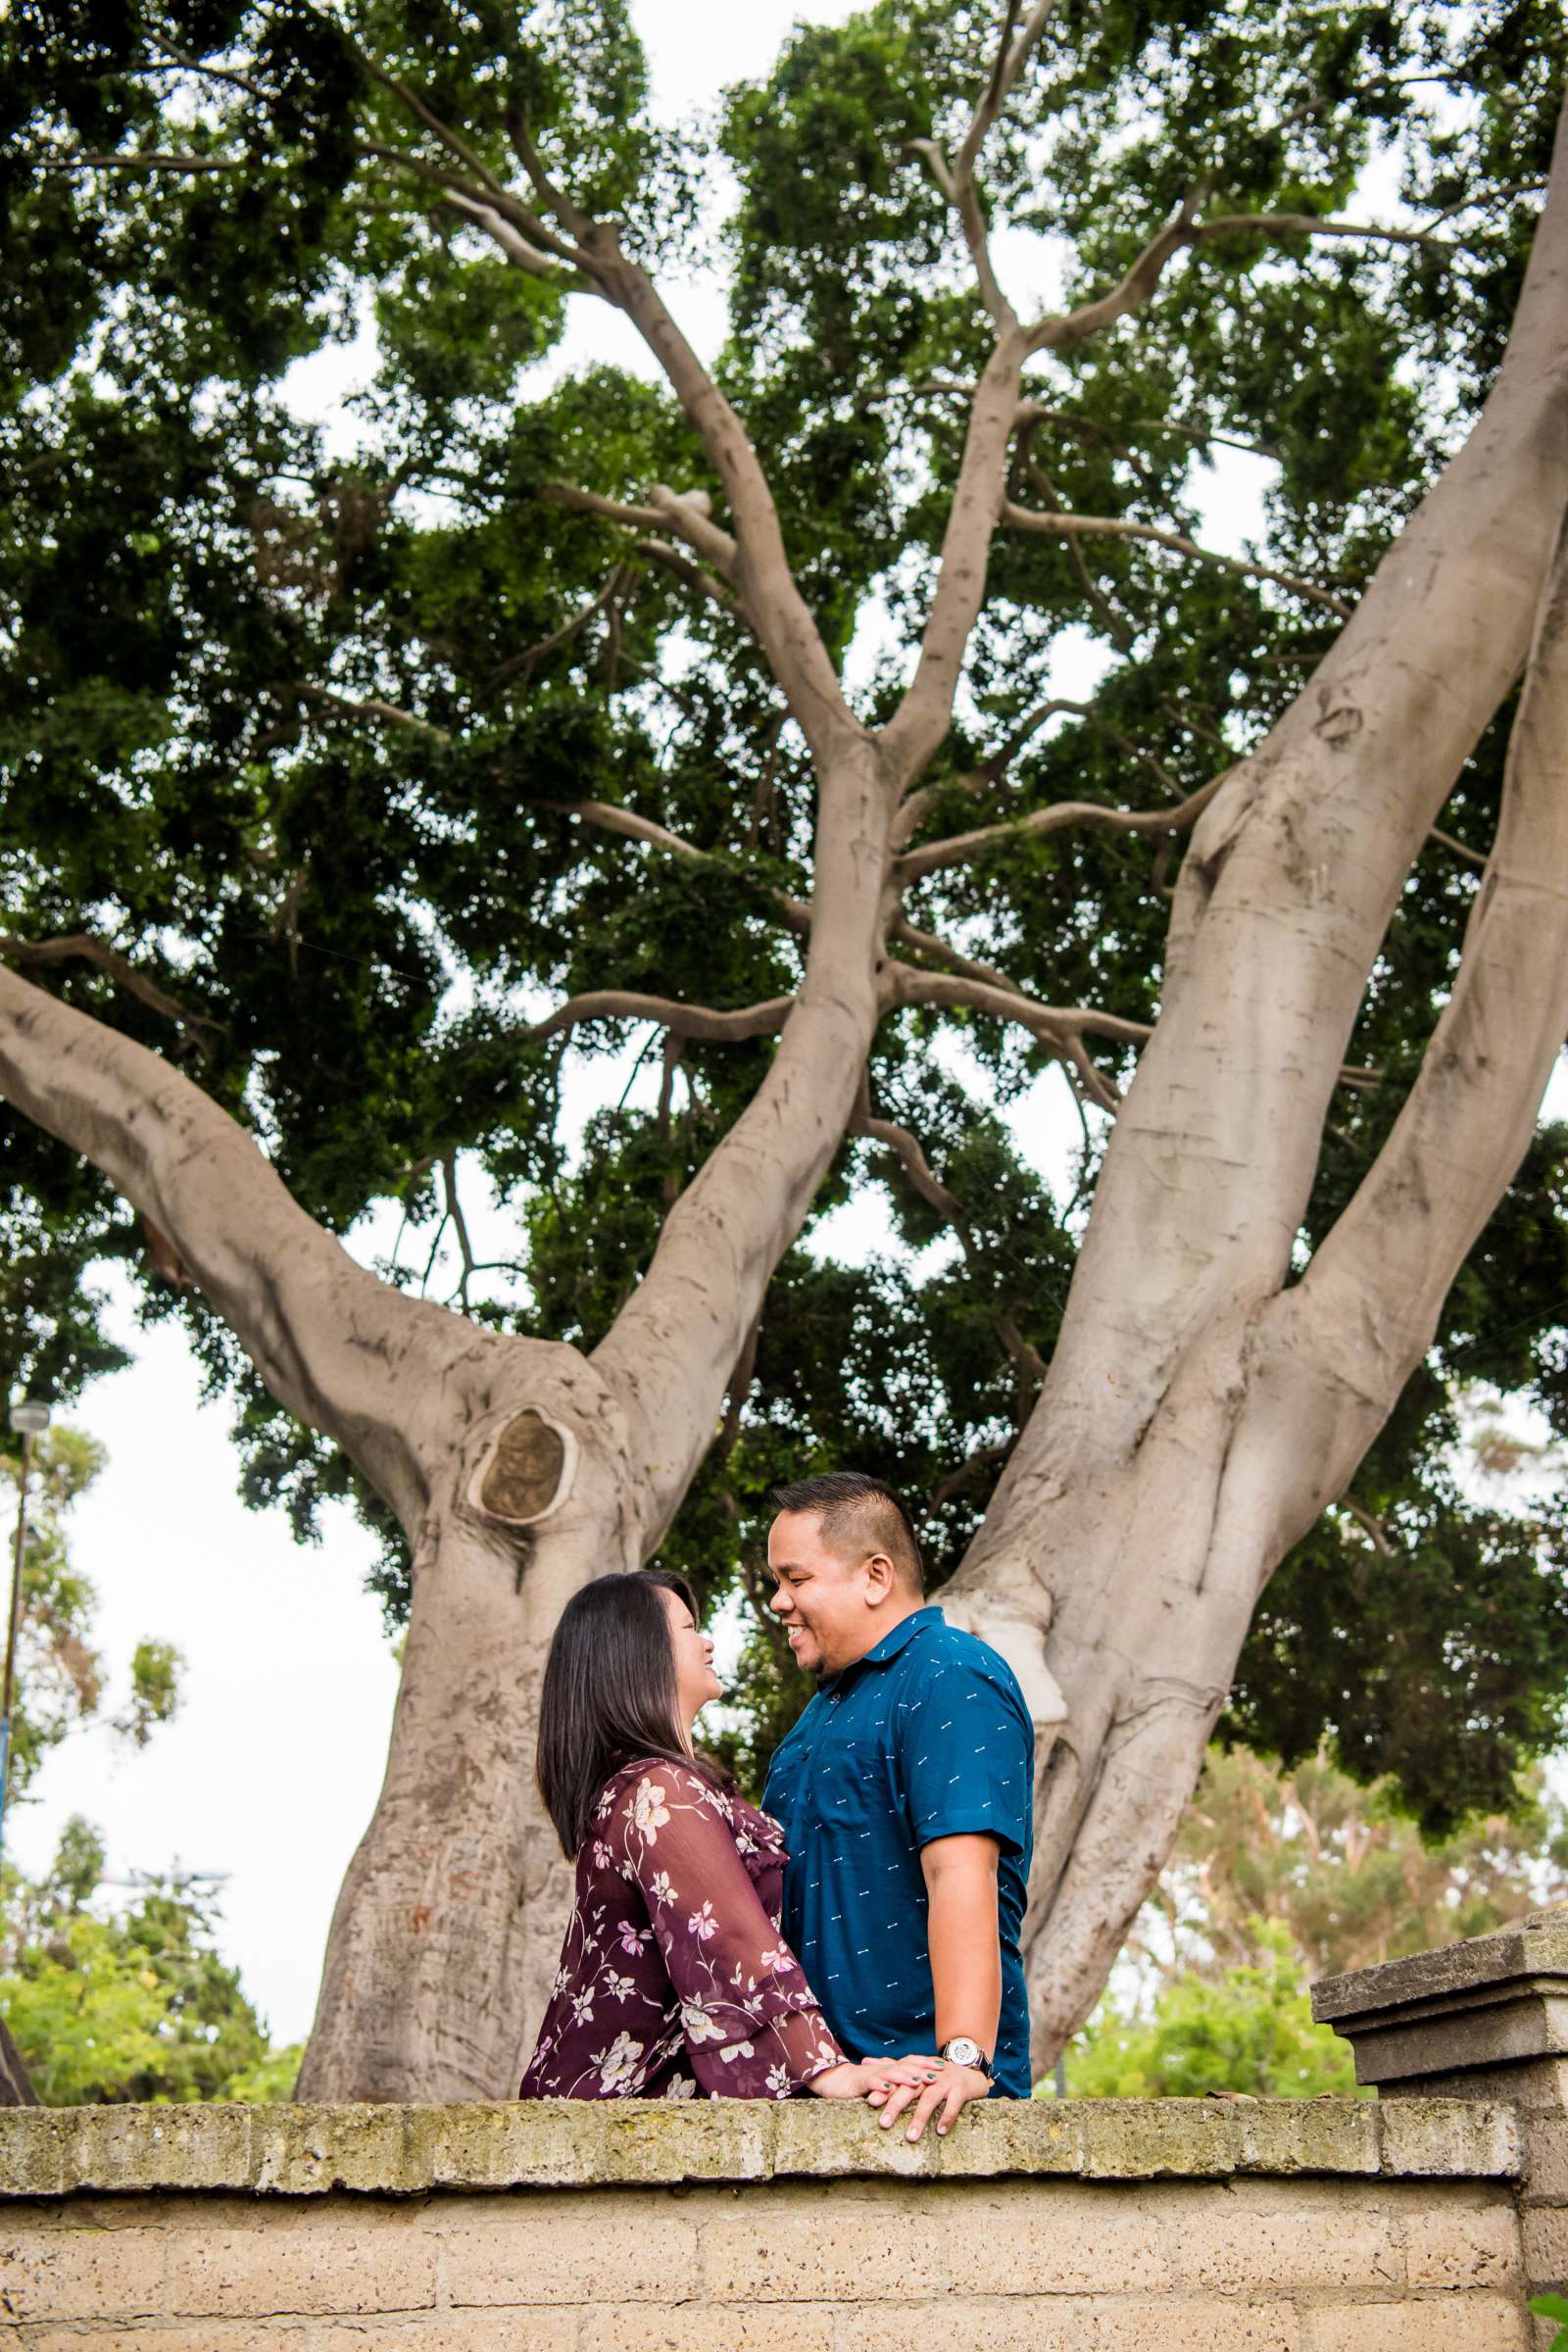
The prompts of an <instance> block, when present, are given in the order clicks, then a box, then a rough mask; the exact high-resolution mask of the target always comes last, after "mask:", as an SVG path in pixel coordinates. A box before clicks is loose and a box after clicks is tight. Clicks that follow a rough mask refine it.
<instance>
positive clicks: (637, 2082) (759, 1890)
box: [518, 1569, 924, 2099]
mask: <svg viewBox="0 0 1568 2352" xmlns="http://www.w3.org/2000/svg"><path fill="white" fill-rule="evenodd" d="M721 1695H722V1692H721V1690H720V1686H719V1682H718V1679H717V1677H716V1676H715V1674H714V1672H713V1645H712V1643H711V1642H710V1641H709V1639H708V1637H707V1636H706V1635H705V1634H704V1633H703V1632H702V1630H701V1628H700V1627H699V1626H698V1623H697V1613H696V1608H695V1605H694V1602H693V1599H692V1593H691V1589H690V1587H689V1586H688V1585H687V1583H686V1581H685V1579H684V1578H683V1577H679V1576H670V1575H667V1574H665V1573H664V1572H663V1571H662V1570H657V1569H655V1570H650V1571H648V1572H646V1573H644V1574H640V1575H636V1574H634V1575H629V1576H602V1577H599V1578H597V1579H596V1580H595V1582H594V1583H593V1584H591V1585H586V1586H585V1587H584V1588H583V1590H582V1591H581V1592H580V1593H577V1594H576V1595H575V1597H574V1598H573V1599H572V1600H571V1601H570V1602H568V1604H567V1606H566V1609H565V1611H564V1614H563V1616H562V1620H561V1623H560V1625H559V1626H558V1627H557V1629H556V1638H555V1641H554V1642H552V1644H551V1648H550V1657H549V1661H548V1663H547V1664H546V1667H545V1675H544V1689H543V1691H542V1692H541V1695H540V1702H539V1765H538V1772H539V1789H540V1793H541V1794H542V1796H543V1797H544V1801H545V1805H546V1807H547V1809H548V1811H549V1814H550V1818H551V1820H552V1821H553V1822H554V1823H555V1825H556V1829H557V1832H558V1833H559V1835H560V1838H561V1843H562V1847H563V1850H564V1852H565V1853H566V1855H567V1856H568V1857H570V1856H572V1855H575V1856H576V1863H577V1879H576V1894H575V1900H574V1902H573V1905H572V1913H571V1922H570V1925H569V1926H568V1928H567V1930H566V1937H565V1942H564V1945H563V1946H562V1953H561V1966H560V1968H559V1969H558V1971H557V1972H556V1982H555V1989H554V1995H553V1997H552V1999H551V2003H550V2006H549V2008H548V2010H547V2011H546V2012H545V2021H544V2025H543V2026H542V2028H541V2029H540V2034H539V2039H538V2042H537V2044H536V2046H535V2049H534V2053H533V2056H532V2057H531V2058H530V2059H529V2061H528V2068H527V2072H526V2073H525V2074H524V2076H523V2079H522V2088H521V2090H520V2092H519V2094H518V2095H519V2096H520V2097H522V2098H525V2099H549V2098H555V2099H617V2098H618V2099H624V2098H675V2099H682V2098H687V2099H689V2098H692V2097H694V2096H696V2095H697V2094H698V2093H699V2092H706V2093H707V2094H708V2096H709V2097H711V2098H718V2097H729V2098H739V2099H757V2098H777V2099H783V2098H788V2097H789V2096H790V2095H791V2093H792V2092H795V2091H801V2090H809V2091H812V2092H814V2093H815V2094H816V2096H817V2097H818V2098H829V2099H853V2098H861V2097H863V2096H865V2095H866V2094H867V2093H868V2092H870V2091H872V2090H881V2089H885V2088H887V2087H889V2086H890V2085H891V2084H893V2083H895V2082H905V2081H910V2082H914V2081H921V2080H923V2079H924V2074H923V2071H922V2069H921V2068H919V2067H917V2066H915V2065H914V2063H913V2062H911V2061H908V2060H902V2059H901V2060H884V2059H878V2060H875V2061H873V2062H871V2063H869V2064H866V2065H856V2064H854V2063H852V2062H851V2061H850V2060H849V2059H847V2058H846V2056H845V2054H844V2052H843V2050H841V2049H840V2047H839V2045H838V2043H837V2042H836V2041H835V2040H834V2038H833V2036H832V2034H830V2033H829V2031H828V2029H827V2024H826V2021H825V2020H824V2019H823V2017H822V2015H821V2012H820V2011H819V2010H818V2009H817V2007H816V2004H815V2001H814V2000H813V1998H812V1995H811V1989H810V1986H809V1985H808V1984H807V1982H806V1979H805V1977H804V1976H803V1975H802V1973H801V1969H800V1965H799V1963H798V1962H797V1960H796V1958H795V1955H794V1953H793V1952H792V1951H791V1950H790V1949H789V1946H788V1945H787V1944H786V1943H785V1942H784V1941H783V1939H782V1938H781V1936H780V1935H779V1933H778V1922H779V1913H780V1908H781V1904H782V1897H783V1885H784V1862H785V1854H784V1844H783V1834H782V1832H781V1831H780V1829H779V1826H778V1824H777V1822H775V1821H772V1820H770V1819H769V1818H768V1816H767V1815H766V1814H765V1813H760V1812H759V1811H758V1810H757V1808H756V1806H755V1805H750V1804H748V1803H747V1801H746V1799H745V1798H744V1797H743V1796H742V1795H741V1794H740V1792H739V1790H738V1789H735V1788H734V1786H733V1784H732V1783H730V1782H729V1781H727V1780H726V1779H725V1778H724V1776H723V1775H722V1774H720V1773H719V1772H718V1771H717V1770H716V1768H715V1767H714V1766H712V1765H711V1764H709V1763H707V1762H705V1761H703V1760H702V1759H700V1758H699V1757H698V1756H697V1755H696V1753H695V1752H694V1750H693V1747H692V1739H691V1731H692V1725H693V1723H694V1722H695V1721H696V1718H697V1714H698V1711H699V1709H700V1708H702V1707H705V1706H706V1705H707V1704H708V1702H709V1700H710V1699H713V1698H718V1697H720V1696H721Z"/></svg>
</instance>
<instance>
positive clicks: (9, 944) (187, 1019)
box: [0, 931, 223, 1046]
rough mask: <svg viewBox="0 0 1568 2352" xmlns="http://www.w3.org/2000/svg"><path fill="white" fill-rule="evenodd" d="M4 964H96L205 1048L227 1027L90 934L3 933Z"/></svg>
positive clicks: (34, 967)
mask: <svg viewBox="0 0 1568 2352" xmlns="http://www.w3.org/2000/svg"><path fill="white" fill-rule="evenodd" d="M0 962H4V963H10V964H15V965H17V966H19V967H20V968H21V969H22V970H23V971H41V970H43V969H44V968H45V967H46V966H47V965H49V964H51V963H90V964H95V965H96V966H97V968H98V970H99V971H101V972H106V973H107V974H108V976H109V978H110V979H111V980H115V981H118V982H119V984H120V986H121V987H122V988H123V989H125V990H126V991H127V992H128V994H129V995H131V996H133V997H135V998H137V999H138V1000H139V1002H140V1003H141V1004H143V1005H147V1006H148V1007H149V1008H150V1009H151V1010H152V1011H153V1012H156V1013H158V1014H159V1015H160V1016H161V1017H162V1018H163V1019H164V1020H166V1021H172V1022H174V1023H175V1025H176V1026H177V1027H179V1028H181V1029H185V1030H188V1031H189V1032H190V1034H191V1036H192V1038H193V1039H194V1040H195V1042H196V1043H197V1044H198V1045H201V1046H206V1045H210V1044H211V1042H212V1040H213V1039H214V1038H216V1037H217V1035H218V1033H219V1031H220V1030H221V1027H222V1025H223V1024H222V1023H221V1021H215V1020H213V1019H212V1018H211V1016H210V1015H209V1014H207V1013H204V1012H192V1011H191V1010H190V1008H189V1006H188V1005H182V1004H181V1003H180V1002H179V999H178V998H177V997H172V996H171V995H170V994H169V992H168V990H167V989H163V988H160V987H159V986H158V984H157V982H156V981H155V980H149V979H148V977H147V975H146V973H145V972H142V971H138V970H137V968H136V966H135V964H133V963H132V962H131V961H130V959H129V957H128V956H122V955H120V954H118V953H117V951H116V950H115V949H114V948H111V947H109V946H108V945H106V943H105V942H104V941H103V940H101V939H94V938H93V937H92V935H91V933H90V932H86V931H76V932H73V933H71V934H69V935H68V936H67V937H65V938H61V939H19V938H18V937H17V936H16V934H15V933H14V932H10V931H0Z"/></svg>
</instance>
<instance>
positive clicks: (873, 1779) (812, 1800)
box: [802, 1723, 902, 1840]
mask: <svg viewBox="0 0 1568 2352" xmlns="http://www.w3.org/2000/svg"><path fill="white" fill-rule="evenodd" d="M802 1796H803V1805H804V1812H805V1816H806V1819H807V1820H808V1821H809V1823H810V1825H811V1827H812V1828H813V1829H815V1830H817V1831H819V1832H821V1833H822V1834H824V1835H825V1836H827V1837H829V1838H834V1839H839V1838H853V1839H857V1840H863V1839H868V1838H874V1837H882V1836H886V1835H887V1833H888V1831H889V1830H890V1829H891V1828H892V1827H893V1826H894V1825H895V1823H896V1821H897V1819H898V1817H899V1815H900V1812H901V1810H902V1808H901V1804H900V1799H899V1795H898V1791H897V1789H896V1788H895V1785H894V1773H893V1769H892V1757H891V1755H890V1753H889V1750H888V1746H887V1742H886V1740H883V1739H882V1738H880V1737H879V1735H878V1732H877V1730H876V1728H875V1727H870V1726H865V1725H861V1726H858V1727H857V1726H856V1725H855V1724H853V1723H850V1724H846V1725H843V1726H840V1725H838V1724H835V1725H833V1726H832V1727H831V1728H830V1729H829V1730H828V1731H827V1732H826V1733H824V1735H823V1737H822V1738H821V1740H818V1742H817V1744H816V1747H815V1750H814V1751H813V1753H812V1756H811V1761H810V1765H809V1769H808V1771H807V1774H806V1779H805V1787H804V1789H803V1790H802Z"/></svg>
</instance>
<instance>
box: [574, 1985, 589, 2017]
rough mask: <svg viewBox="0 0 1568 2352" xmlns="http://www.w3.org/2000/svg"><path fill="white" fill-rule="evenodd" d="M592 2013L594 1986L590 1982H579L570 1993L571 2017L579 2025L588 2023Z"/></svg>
mask: <svg viewBox="0 0 1568 2352" xmlns="http://www.w3.org/2000/svg"><path fill="white" fill-rule="evenodd" d="M593 2013H594V1988H593V1986H592V1985H578V1986H577V1988H576V1989H575V1991H574V1992H573V1993H572V1995H571V2014H572V2017H573V2019H574V2020H575V2022H576V2023H577V2024H578V2025H579V2026H581V2025H586V2024H587V2023H588V2021H589V2020H590V2019H591V2018H592V2016H593Z"/></svg>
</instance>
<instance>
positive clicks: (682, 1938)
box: [602, 1761, 844, 2099]
mask: <svg viewBox="0 0 1568 2352" xmlns="http://www.w3.org/2000/svg"><path fill="white" fill-rule="evenodd" d="M606 1796H607V1797H608V1798H609V1799H610V1805H609V1819H608V1821H607V1824H606V1828H605V1830H604V1832H603V1833H602V1835H603V1836H604V1838H605V1842H606V1843H607V1844H608V1845H609V1846H610V1848H611V1850H612V1851H613V1853H614V1854H615V1855H616V1857H617V1859H620V1858H621V1857H624V1859H623V1861H622V1862H621V1867H622V1870H623V1872H624V1875H625V1876H626V1877H627V1878H628V1879H634V1880H635V1881H636V1883H637V1885H638V1887H640V1888H641V1890H642V1894H643V1899H644V1901H645V1902H646V1903H647V1905H648V1917H649V1919H650V1921H651V1922H652V1923H653V1930H654V1935H655V1936H656V1938H657V1939H658V1943H659V1948H660V1950H661V1952H662V1954H663V1958H664V1966H665V1967H666V1969H667V1970H668V1971H669V1979H670V1983H671V1985H673V1987H674V1990H675V1994H676V1997H677V1998H678V2000H679V2002H680V2014H681V2026H682V2029H683V2031H684V2033H685V2036H686V2047H687V2050H688V2052H689V2053H690V2057H691V2063H692V2067H693V2069H694V2071H695V2073H696V2076H697V2080H698V2082H699V2083H700V2084H701V2085H702V2087H703V2089H704V2090H706V2091H711V2092H716V2093H718V2094H720V2095H722V2096H724V2097H728V2098H742V2099H748V2098H749V2099H760V2098H775V2099H783V2098H788V2096H789V2095H790V2093H791V2091H793V2090H798V2089H800V2088H801V2087H802V2085H803V2084H805V2083H807V2082H809V2081H810V2080H811V2078H812V2076H813V2075H819V2074H822V2073H823V2072H825V2070H826V2069H827V2068H828V2067H830V2066H840V2065H842V2064H843V2063H844V2052H843V2051H842V2050H841V2049H840V2048H839V2045H838V2043H837V2042H836V2041H835V2040H834V2038H833V2036H832V2034H830V2033H829V2031H828V2028H827V2023H826V2020H825V2019H824V2018H823V2016H822V2013H821V2011H820V2010H819V2009H818V2008H817V2006H816V2003H815V2001H814V2000H813V1999H812V1996H811V1988H810V1986H809V1985H808V1984H807V1982H806V1978H805V1975H804V1974H803V1972H802V1969H801V1965H800V1962H799V1961H798V1960H797V1959H796V1957H795V1954H794V1953H793V1952H792V1951H791V1950H790V1948H789V1946H788V1944H787V1943H786V1942H785V1941H784V1939H783V1937H782V1936H780V1935H779V1933H778V1930H777V1929H776V1928H775V1927H774V1926H773V1923H772V1922H771V1920H770V1919H769V1918H768V1916H767V1913H766V1912H765V1911H764V1910H763V1908H762V1906H761V1904H760V1901H759V1900H758V1896H757V1889H756V1887H754V1886H753V1885H752V1882H751V1879H750V1877H749V1876H748V1874H747V1870H746V1865H745V1863H744V1862H743V1861H742V1860H741V1857H740V1854H739V1853H738V1852H737V1850H736V1845H735V1838H734V1833H733V1831H732V1829H731V1826H730V1821H731V1807H730V1801H729V1799H728V1797H727V1796H725V1795H724V1794H723V1792H722V1791H721V1790H720V1789H713V1788H711V1787H710V1786H709V1784H708V1782H707V1781H705V1780H704V1779H703V1778H702V1776H701V1774H699V1773H695V1772H688V1771H686V1770H685V1769H684V1768H683V1767H681V1766H680V1765H677V1764H664V1763H657V1762H653V1761H650V1762H649V1763H647V1764H645V1765H642V1766H640V1767H638V1768H637V1771H636V1775H635V1777H633V1776H632V1775H630V1774H628V1775H625V1776H623V1777H622V1778H621V1779H620V1780H619V1781H618V1782H616V1783H613V1785H612V1787H611V1789H607V1790H606Z"/></svg>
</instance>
